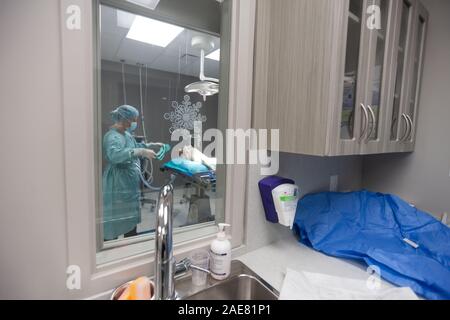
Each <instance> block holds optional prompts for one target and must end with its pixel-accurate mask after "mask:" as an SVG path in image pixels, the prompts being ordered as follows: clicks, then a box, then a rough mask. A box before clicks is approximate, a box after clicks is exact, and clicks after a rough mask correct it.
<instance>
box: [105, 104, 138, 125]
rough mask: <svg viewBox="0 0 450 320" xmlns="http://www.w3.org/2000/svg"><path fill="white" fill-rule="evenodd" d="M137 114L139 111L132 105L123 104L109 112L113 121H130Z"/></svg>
mask: <svg viewBox="0 0 450 320" xmlns="http://www.w3.org/2000/svg"><path fill="white" fill-rule="evenodd" d="M138 116H139V111H138V110H137V109H136V108H135V107H132V106H128V105H123V106H120V107H118V108H117V109H115V110H114V111H113V112H111V117H112V119H113V120H114V122H115V123H117V122H120V121H123V120H128V121H132V120H133V119H135V118H136V117H138Z"/></svg>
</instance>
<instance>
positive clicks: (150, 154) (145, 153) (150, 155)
mask: <svg viewBox="0 0 450 320" xmlns="http://www.w3.org/2000/svg"><path fill="white" fill-rule="evenodd" d="M134 154H135V155H136V156H138V157H145V158H147V159H149V160H151V159H155V158H156V154H155V151H153V150H150V149H143V148H138V149H134Z"/></svg>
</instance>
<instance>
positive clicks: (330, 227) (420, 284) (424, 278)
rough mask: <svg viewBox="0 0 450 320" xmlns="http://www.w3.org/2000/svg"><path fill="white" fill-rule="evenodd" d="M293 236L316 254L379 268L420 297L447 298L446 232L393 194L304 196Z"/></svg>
mask: <svg viewBox="0 0 450 320" xmlns="http://www.w3.org/2000/svg"><path fill="white" fill-rule="evenodd" d="M294 232H295V233H296V234H297V235H299V238H300V242H302V243H304V244H306V245H308V246H310V247H312V248H314V249H315V250H318V251H321V252H323V253H325V254H328V255H331V256H336V257H342V258H350V259H358V260H361V261H364V262H365V263H367V265H370V266H376V267H378V268H377V269H379V270H380V276H381V277H382V278H384V279H386V280H388V281H389V282H392V283H394V284H396V285H398V286H402V287H403V286H404V287H410V288H411V289H412V290H414V291H415V292H416V293H417V294H418V295H420V296H423V297H425V298H428V299H450V228H449V227H447V226H446V225H444V224H442V223H441V222H440V221H438V220H436V219H435V218H434V217H432V216H431V215H429V214H427V213H425V212H422V211H420V210H418V209H416V208H414V207H411V206H410V205H409V204H408V203H406V202H405V201H403V200H401V199H400V198H399V197H397V196H395V195H389V194H381V193H372V192H368V191H360V192H351V193H330V192H324V193H317V194H311V195H307V196H305V197H304V198H303V199H302V200H300V201H299V203H298V206H297V212H296V216H295V220H294ZM404 239H407V240H409V241H410V244H408V243H407V242H406V241H405V240H404ZM411 244H412V245H411ZM416 244H417V245H418V247H417V248H415V247H414V246H415V245H416Z"/></svg>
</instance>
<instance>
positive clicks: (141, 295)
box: [119, 277, 153, 300]
mask: <svg viewBox="0 0 450 320" xmlns="http://www.w3.org/2000/svg"><path fill="white" fill-rule="evenodd" d="M152 297H153V286H152V283H151V281H150V280H149V279H148V278H147V277H140V278H137V279H136V280H134V281H132V282H131V283H130V285H129V286H128V287H127V288H126V289H125V291H124V292H123V293H122V294H121V295H120V297H119V300H151V298H152Z"/></svg>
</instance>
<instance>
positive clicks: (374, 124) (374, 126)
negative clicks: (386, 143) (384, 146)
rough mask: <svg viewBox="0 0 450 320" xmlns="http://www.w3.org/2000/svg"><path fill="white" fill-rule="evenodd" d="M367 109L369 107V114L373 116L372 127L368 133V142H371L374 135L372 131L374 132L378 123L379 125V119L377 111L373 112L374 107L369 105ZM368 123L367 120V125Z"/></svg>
mask: <svg viewBox="0 0 450 320" xmlns="http://www.w3.org/2000/svg"><path fill="white" fill-rule="evenodd" d="M367 109H369V115H370V117H371V118H372V127H371V128H370V131H369V134H368V135H367V140H366V143H367V142H369V140H370V137H371V136H372V133H373V132H374V130H375V128H376V125H377V120H376V119H375V112H373V109H372V107H371V106H369V105H367ZM368 125H369V121H367V126H368Z"/></svg>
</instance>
